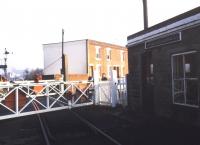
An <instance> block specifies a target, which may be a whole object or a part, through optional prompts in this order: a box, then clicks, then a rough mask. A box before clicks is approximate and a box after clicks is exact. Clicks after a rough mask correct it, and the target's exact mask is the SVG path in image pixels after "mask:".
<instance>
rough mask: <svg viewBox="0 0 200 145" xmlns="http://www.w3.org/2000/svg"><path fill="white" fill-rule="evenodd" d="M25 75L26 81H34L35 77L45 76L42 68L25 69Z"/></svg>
mask: <svg viewBox="0 0 200 145" xmlns="http://www.w3.org/2000/svg"><path fill="white" fill-rule="evenodd" d="M23 74H24V79H25V80H34V77H35V75H43V69H40V68H36V69H32V70H29V69H25V70H24V73H23Z"/></svg>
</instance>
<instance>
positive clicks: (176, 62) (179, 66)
mask: <svg viewBox="0 0 200 145" xmlns="http://www.w3.org/2000/svg"><path fill="white" fill-rule="evenodd" d="M183 76H184V75H183V56H182V55H178V56H174V57H173V77H174V79H179V78H183Z"/></svg>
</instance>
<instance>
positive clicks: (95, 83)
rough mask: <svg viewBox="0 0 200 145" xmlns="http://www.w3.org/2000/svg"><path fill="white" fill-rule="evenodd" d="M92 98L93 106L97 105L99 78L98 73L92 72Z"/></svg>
mask: <svg viewBox="0 0 200 145" xmlns="http://www.w3.org/2000/svg"><path fill="white" fill-rule="evenodd" d="M94 92H95V93H94V98H93V102H94V104H95V105H97V104H99V99H100V98H99V76H98V72H97V71H96V70H94Z"/></svg>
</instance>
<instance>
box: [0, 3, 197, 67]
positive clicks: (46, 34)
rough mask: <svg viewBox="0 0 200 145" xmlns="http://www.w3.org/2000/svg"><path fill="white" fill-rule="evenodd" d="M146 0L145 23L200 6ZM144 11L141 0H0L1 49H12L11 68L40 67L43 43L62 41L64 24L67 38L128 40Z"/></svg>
mask: <svg viewBox="0 0 200 145" xmlns="http://www.w3.org/2000/svg"><path fill="white" fill-rule="evenodd" d="M147 1H148V12H149V13H148V15H149V26H152V25H154V24H157V23H159V22H162V21H164V20H166V19H169V18H171V17H173V16H176V15H178V14H181V13H183V12H186V11H188V10H190V9H192V8H195V7H198V6H200V0H147ZM142 12H143V10H142V0H1V1H0V19H1V21H0V22H1V23H0V54H2V53H3V51H4V48H5V47H6V48H7V49H8V50H9V51H12V52H13V54H12V55H10V56H9V58H8V65H9V67H16V68H18V69H24V68H27V67H28V68H37V67H39V68H42V67H43V49H42V44H44V43H53V42H59V41H61V29H62V28H64V29H65V41H71V40H78V39H87V38H89V39H94V40H99V41H105V42H108V43H114V44H119V45H126V38H127V36H128V35H131V34H133V33H135V32H138V31H140V30H142V29H143V13H142ZM0 57H1V58H2V56H1V55H0ZM0 62H1V60H0Z"/></svg>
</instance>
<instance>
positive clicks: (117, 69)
mask: <svg viewBox="0 0 200 145" xmlns="http://www.w3.org/2000/svg"><path fill="white" fill-rule="evenodd" d="M113 69H114V70H116V71H117V78H119V67H118V66H114V67H113Z"/></svg>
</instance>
